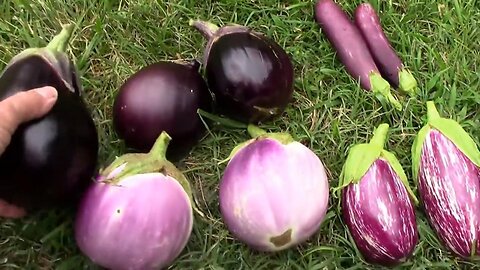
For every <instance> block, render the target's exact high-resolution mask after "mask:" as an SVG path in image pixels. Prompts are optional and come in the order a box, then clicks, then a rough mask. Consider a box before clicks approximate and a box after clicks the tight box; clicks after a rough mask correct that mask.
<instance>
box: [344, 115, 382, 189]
mask: <svg viewBox="0 0 480 270" xmlns="http://www.w3.org/2000/svg"><path fill="white" fill-rule="evenodd" d="M388 130H389V125H388V124H386V123H383V124H380V125H379V126H378V127H377V128H376V129H375V130H374V132H373V136H372V138H371V139H370V141H369V142H368V143H361V144H356V145H354V146H353V147H351V148H350V150H349V152H348V155H347V159H346V160H345V163H344V164H343V168H342V172H341V174H340V180H339V183H338V187H337V188H336V190H341V189H343V188H344V187H346V186H348V185H350V184H351V183H353V184H356V183H358V182H359V181H360V179H362V177H363V176H364V175H365V174H366V173H367V171H368V169H370V167H371V166H372V164H373V163H374V162H375V161H376V160H377V159H378V158H379V157H380V155H381V153H382V151H383V146H384V144H385V141H386V137H387V134H388Z"/></svg>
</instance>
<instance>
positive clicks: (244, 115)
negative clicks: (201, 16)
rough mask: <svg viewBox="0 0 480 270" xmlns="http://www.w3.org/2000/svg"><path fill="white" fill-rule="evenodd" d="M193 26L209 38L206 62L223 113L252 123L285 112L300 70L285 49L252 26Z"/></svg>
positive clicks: (196, 23) (202, 23) (200, 23)
mask: <svg viewBox="0 0 480 270" xmlns="http://www.w3.org/2000/svg"><path fill="white" fill-rule="evenodd" d="M190 25H191V26H193V27H194V28H195V29H197V30H198V31H199V32H201V33H202V34H203V35H204V36H205V37H206V38H207V39H208V42H207V45H206V48H205V52H204V59H203V64H204V66H205V73H206V79H207V83H208V86H209V88H210V90H212V92H213V93H214V94H215V98H216V101H217V103H216V109H217V110H218V112H219V113H221V114H224V115H225V116H228V117H229V118H232V119H234V120H239V121H243V122H249V123H258V122H261V121H266V120H272V119H274V118H275V117H278V116H279V115H280V114H282V113H283V111H284V110H285V108H286V107H287V105H288V104H289V103H290V101H291V100H292V94H293V82H294V70H293V64H292V61H291V59H290V57H289V55H288V54H287V53H286V52H285V50H284V49H283V48H282V47H281V46H280V45H278V44H277V43H276V42H275V41H274V40H272V39H270V38H269V37H267V36H265V35H263V34H261V33H258V32H256V31H253V30H252V29H250V28H248V27H246V26H241V25H227V26H223V27H218V26H216V25H214V24H212V23H210V22H206V21H201V20H191V21H190Z"/></svg>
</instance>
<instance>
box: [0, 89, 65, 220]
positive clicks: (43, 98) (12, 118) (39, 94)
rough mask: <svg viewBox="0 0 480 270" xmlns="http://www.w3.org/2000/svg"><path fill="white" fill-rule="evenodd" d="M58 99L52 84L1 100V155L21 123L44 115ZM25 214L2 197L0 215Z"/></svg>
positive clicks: (17, 216) (15, 216)
mask: <svg viewBox="0 0 480 270" xmlns="http://www.w3.org/2000/svg"><path fill="white" fill-rule="evenodd" d="M56 101H57V91H56V89H55V88H53V87H50V86H46V87H41V88H36V89H32V90H29V91H23V92H19V93H17V94H15V95H13V96H10V97H8V98H6V99H4V100H2V101H0V155H2V153H3V152H4V151H5V149H6V148H7V146H8V145H9V144H10V140H11V138H12V135H13V133H14V132H15V130H16V129H17V128H18V126H19V125H21V124H23V123H25V122H28V121H30V120H34V119H36V118H40V117H42V116H44V115H45V114H47V113H48V112H49V111H50V110H51V109H52V107H53V105H54V104H55V102H56ZM13 181H15V180H14V179H13ZM25 215H26V212H25V210H24V209H22V208H20V207H17V206H15V205H12V204H10V203H8V202H6V201H4V200H2V199H0V217H5V218H21V217H23V216H25Z"/></svg>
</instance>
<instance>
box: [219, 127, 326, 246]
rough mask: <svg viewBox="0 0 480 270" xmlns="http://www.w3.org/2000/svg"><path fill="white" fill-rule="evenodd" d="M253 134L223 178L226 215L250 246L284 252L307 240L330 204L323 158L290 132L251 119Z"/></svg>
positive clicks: (234, 154) (230, 225)
mask: <svg viewBox="0 0 480 270" xmlns="http://www.w3.org/2000/svg"><path fill="white" fill-rule="evenodd" d="M247 130H248V133H249V134H250V135H251V137H252V138H251V139H249V140H247V141H244V142H242V143H241V144H239V145H238V146H236V147H235V148H234V149H233V150H232V153H231V154H230V156H229V157H228V159H227V160H226V161H228V165H227V167H226V168H225V171H224V173H223V176H222V178H221V179H220V184H219V205H220V212H221V215H222V220H223V221H224V223H225V225H226V227H227V229H228V230H229V231H230V233H231V234H232V235H233V236H234V237H235V238H236V239H238V240H239V241H241V242H242V243H245V244H246V245H247V246H248V247H250V248H252V249H255V250H257V251H262V252H278V251H281V250H286V249H289V248H293V247H295V246H298V245H301V244H303V243H305V242H306V241H307V240H308V239H309V238H311V237H312V236H313V235H314V234H315V233H316V232H317V231H318V230H319V228H320V226H321V224H322V222H323V221H324V220H325V216H326V213H327V209H328V206H329V204H328V200H329V196H330V195H329V182H328V180H329V179H328V177H327V169H326V168H325V166H324V164H323V162H322V160H321V159H320V158H319V157H318V156H317V155H316V154H315V153H314V152H313V151H312V150H311V149H309V148H308V147H306V146H305V145H303V144H301V143H300V142H298V141H295V140H294V139H293V138H292V136H291V135H290V134H289V133H283V132H281V133H280V132H279V133H270V132H266V131H265V130H263V129H261V128H259V127H257V126H254V125H251V124H250V125H248V127H247Z"/></svg>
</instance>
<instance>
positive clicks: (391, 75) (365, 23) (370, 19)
mask: <svg viewBox="0 0 480 270" xmlns="http://www.w3.org/2000/svg"><path fill="white" fill-rule="evenodd" d="M355 24H356V25H357V27H358V29H359V30H360V33H361V34H362V36H363V38H364V39H365V41H366V42H367V45H368V48H369V49H370V52H371V53H372V56H373V59H374V60H375V63H376V64H377V66H378V68H379V70H380V73H381V74H382V76H383V77H384V78H386V79H387V80H388V81H389V82H390V83H391V84H392V85H393V86H394V87H395V88H399V89H400V90H402V91H404V92H406V93H408V94H410V95H412V96H413V95H414V94H415V91H416V89H417V81H416V80H415V78H414V77H413V75H412V73H411V72H410V70H408V69H407V68H406V67H404V65H403V63H402V60H400V58H399V57H398V55H397V53H396V52H395V50H394V48H393V47H392V45H391V43H390V41H389V40H388V38H387V36H386V35H385V32H384V31H383V28H382V25H381V23H380V19H379V18H378V15H377V13H376V12H375V9H374V8H373V7H372V5H371V4H370V3H362V4H360V5H358V7H357V8H356V9H355Z"/></svg>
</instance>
